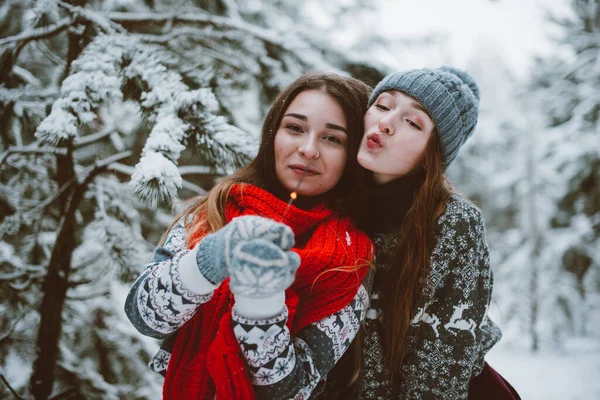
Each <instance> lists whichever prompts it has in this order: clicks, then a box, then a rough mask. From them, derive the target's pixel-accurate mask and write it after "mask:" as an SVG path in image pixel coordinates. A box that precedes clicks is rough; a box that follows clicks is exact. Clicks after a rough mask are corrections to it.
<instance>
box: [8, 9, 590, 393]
mask: <svg viewBox="0 0 600 400" xmlns="http://www.w3.org/2000/svg"><path fill="white" fill-rule="evenodd" d="M506 2H508V3H511V1H509V0H507V1H504V3H506ZM391 3H395V4H394V5H392V4H391ZM403 3H405V4H404V6H405V7H406V8H407V9H408V8H410V7H411V4H412V3H413V2H408V1H406V2H404V1H397V2H388V4H387V5H386V4H383V5H381V4H380V5H378V6H375V5H372V2H370V1H366V0H338V1H331V2H322V1H316V0H307V1H304V2H295V1H285V0H268V1H258V0H248V1H244V0H188V1H180V0H173V1H169V0H107V1H100V0H94V1H85V0H72V1H56V0H38V1H33V0H5V1H3V2H1V3H0V300H1V302H0V374H1V376H0V378H1V379H2V382H0V397H1V398H11V396H12V397H14V398H24V399H31V398H35V399H38V400H39V399H48V398H52V399H120V398H128V399H156V398H159V397H160V388H161V386H162V380H161V379H160V378H159V377H158V376H156V375H154V374H153V373H151V372H150V370H149V368H148V367H147V366H146V363H147V361H148V360H149V358H150V357H151V355H152V354H153V352H154V351H155V350H156V349H157V343H156V342H155V341H154V340H151V339H146V338H144V337H142V336H140V335H139V334H138V333H137V332H135V331H134V330H133V328H132V327H131V326H130V324H129V322H128V321H127V319H126V317H125V315H124V312H123V311H122V310H123V301H124V296H125V293H126V291H127V289H128V287H129V286H130V285H131V283H132V281H133V280H134V279H135V278H136V277H137V275H138V274H139V272H140V270H141V267H142V265H143V264H144V263H145V262H146V261H147V260H149V258H150V257H151V253H152V250H153V247H154V244H155V243H156V242H157V241H158V239H159V237H160V235H161V234H162V232H163V231H164V230H165V228H166V227H167V226H168V225H169V223H170V222H171V215H172V214H171V209H172V206H173V204H174V203H177V201H178V200H180V199H186V198H188V197H191V196H194V195H196V194H202V193H204V192H205V191H206V190H208V189H210V187H211V186H212V185H213V184H214V182H215V180H216V179H218V178H219V177H221V176H224V175H226V174H229V173H231V172H232V171H234V170H235V169H236V168H238V167H239V166H241V165H243V164H244V163H245V162H247V161H248V160H249V159H250V158H251V157H252V156H253V155H254V153H255V151H256V143H257V137H258V132H259V127H260V124H261V122H262V118H263V116H264V115H265V112H266V110H267V108H268V106H269V105H270V103H271V101H272V100H273V99H274V96H275V95H276V94H277V92H278V91H279V89H281V88H282V87H284V86H286V85H287V84H288V83H289V82H291V81H292V80H293V79H295V78H296V77H297V76H298V75H300V74H301V73H303V72H307V71H311V70H326V71H337V72H340V73H344V74H349V75H352V76H354V77H356V78H359V79H362V80H364V81H366V82H367V83H369V84H371V85H374V84H375V83H376V82H377V81H378V80H379V79H380V78H381V77H383V76H384V75H385V74H386V73H388V72H391V71H394V70H400V69H406V68H412V67H417V66H428V67H436V66H439V65H443V64H452V65H456V66H458V67H461V68H465V69H467V70H468V71H469V72H471V73H472V75H473V76H474V77H475V78H476V80H477V81H478V82H479V83H480V86H481V92H482V97H483V100H482V112H481V117H480V123H479V126H478V128H477V134H476V135H474V137H473V138H472V139H471V140H470V142H469V143H468V145H467V146H466V147H465V149H464V150H463V151H462V155H461V156H460V157H459V158H458V159H457V160H456V162H455V163H454V165H453V166H452V168H450V171H449V173H450V177H451V180H452V181H453V182H454V183H455V185H456V186H457V188H458V189H459V190H460V191H462V192H463V193H465V194H466V195H467V196H469V197H470V198H471V199H473V200H474V201H475V202H476V203H477V204H478V205H479V206H480V207H481V208H482V210H483V213H484V215H485V217H486V221H487V229H488V241H489V244H490V248H491V251H492V265H493V268H494V272H495V281H496V284H495V292H494V299H493V304H492V309H491V313H492V315H493V317H494V320H495V321H496V322H498V324H499V325H500V326H501V328H502V330H503V333H504V338H503V340H502V341H501V343H500V344H499V345H498V348H497V349H494V350H493V351H492V353H491V354H490V362H491V363H492V365H493V366H495V367H496V368H497V369H498V370H499V371H500V372H501V373H502V374H504V375H505V376H507V377H508V379H509V381H511V382H512V383H514V385H515V387H516V388H517V389H518V390H519V391H520V392H521V394H522V395H523V398H524V399H525V398H527V399H533V398H539V399H542V398H543V399H553V398H556V399H559V398H560V399H588V398H589V399H593V398H599V397H600V383H599V382H598V379H597V378H599V377H600V376H599V372H598V371H600V362H599V361H597V360H599V359H600V357H599V356H600V335H599V333H598V332H599V328H600V239H599V237H600V235H599V233H600V90H599V88H600V57H599V55H600V0H571V1H569V0H562V1H561V3H563V5H564V7H562V8H561V9H560V11H558V12H557V11H556V10H549V12H548V15H547V16H545V17H544V25H543V26H544V27H545V29H546V30H544V32H543V35H545V36H546V37H547V39H548V41H547V43H548V45H547V46H545V47H544V49H543V50H544V51H540V52H539V53H540V54H538V55H535V54H533V53H532V54H531V55H529V56H528V58H527V61H526V62H524V61H523V60H522V59H521V58H522V57H521V58H520V59H519V63H520V64H519V65H526V67H522V68H521V67H520V68H516V67H515V65H516V64H515V63H514V62H513V63H511V60H510V57H506V56H505V54H504V53H503V52H502V51H503V50H502V48H507V47H510V46H511V44H510V41H511V40H515V39H514V38H511V37H509V36H508V34H507V37H506V41H507V42H508V43H498V42H496V43H490V42H488V41H486V40H485V35H478V36H477V37H472V38H467V39H468V43H469V44H470V51H469V52H463V53H461V56H460V57H457V54H455V52H454V50H453V49H456V51H458V49H459V47H460V46H459V47H457V46H455V45H454V44H453V43H454V42H453V41H452V40H451V38H450V37H449V36H448V35H445V34H444V33H443V32H442V33H440V32H437V31H433V30H431V31H415V32H414V33H413V34H412V35H407V34H403V35H398V34H395V35H394V34H390V33H389V30H387V31H386V30H385V29H386V28H390V26H389V25H392V26H391V28H393V24H394V23H397V24H401V23H402V21H403V19H406V18H412V19H417V20H418V19H419V18H427V16H424V15H418V14H417V15H415V14H411V13H399V14H398V18H397V20H394V19H392V20H391V21H392V23H389V21H388V22H387V23H383V24H379V22H381V21H380V20H381V19H382V18H383V17H382V15H383V14H382V13H383V12H385V7H395V8H393V10H396V11H397V10H402V7H403ZM456 3H460V2H456ZM466 3H468V4H469V5H473V4H475V3H486V7H489V8H490V9H491V10H492V11H493V7H501V6H502V3H503V1H502V0H499V1H490V0H473V1H468V2H466ZM512 3H515V2H514V1H512ZM516 3H517V4H522V3H528V2H516ZM377 4H379V3H377ZM453 4H454V3H453ZM538 6H539V7H542V6H543V4H541V3H540V2H538ZM457 7H459V6H458V5H457ZM518 7H519V6H518V5H517V6H516V7H515V8H514V12H515V13H518V12H519V9H518ZM430 9H431V7H430ZM433 9H435V8H433ZM382 10H383V11H382ZM391 10H392V9H391ZM550 11H552V12H550ZM389 13H390V12H389V11H388V14H389ZM515 15H516V14H515ZM499 18H500V17H499ZM458 24H463V25H464V24H468V21H460V23H458ZM379 25H382V29H379V28H381V27H379ZM376 27H377V28H378V29H375V28H376ZM513 28H514V27H513ZM506 29H507V30H510V29H511V26H506ZM516 40H518V38H517V39H516ZM460 49H462V47H460ZM61 321H62V323H61Z"/></svg>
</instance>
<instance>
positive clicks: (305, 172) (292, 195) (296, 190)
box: [283, 163, 310, 219]
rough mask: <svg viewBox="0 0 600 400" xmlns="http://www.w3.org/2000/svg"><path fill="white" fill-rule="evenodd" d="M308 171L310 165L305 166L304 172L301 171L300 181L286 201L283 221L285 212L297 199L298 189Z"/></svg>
mask: <svg viewBox="0 0 600 400" xmlns="http://www.w3.org/2000/svg"><path fill="white" fill-rule="evenodd" d="M309 169H310V163H309V164H306V168H305V169H304V171H302V175H300V180H298V183H297V184H296V187H295V188H294V191H293V192H291V193H290V199H289V200H288V202H287V206H286V207H285V211H284V213H283V219H285V216H286V215H287V212H288V210H289V209H290V206H291V205H292V203H293V202H294V200H296V199H297V198H298V189H300V185H301V184H302V181H303V180H304V177H305V176H306V174H307V173H308V170H309Z"/></svg>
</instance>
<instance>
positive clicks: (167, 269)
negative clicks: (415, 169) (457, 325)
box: [125, 223, 369, 399]
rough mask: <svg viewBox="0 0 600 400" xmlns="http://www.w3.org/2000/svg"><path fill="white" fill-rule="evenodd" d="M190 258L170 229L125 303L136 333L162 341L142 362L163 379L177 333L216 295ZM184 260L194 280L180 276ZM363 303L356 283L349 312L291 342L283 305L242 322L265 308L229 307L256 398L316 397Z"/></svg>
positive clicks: (180, 235)
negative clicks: (252, 311) (147, 360)
mask: <svg viewBox="0 0 600 400" xmlns="http://www.w3.org/2000/svg"><path fill="white" fill-rule="evenodd" d="M192 251H193V250H189V249H187V247H186V244H185V229H184V227H183V224H182V223H177V224H175V225H174V227H173V229H172V230H171V231H170V232H169V235H168V237H167V239H166V241H165V243H164V245H163V246H161V247H158V248H157V249H156V251H155V253H154V262H152V263H149V264H147V265H146V266H145V267H144V270H143V272H142V274H141V276H140V277H139V278H138V279H137V280H136V282H135V283H134V284H133V286H132V288H131V289H130V291H129V294H128V296H127V300H126V302H125V312H126V314H127V316H128V317H129V320H130V321H131V323H132V324H133V326H134V327H135V328H136V329H137V330H138V331H139V332H140V333H142V334H143V335H146V336H150V337H154V338H157V339H163V343H162V345H161V349H160V350H159V352H158V353H157V354H156V355H155V356H154V357H153V358H152V360H151V361H150V363H149V365H150V368H151V369H152V370H154V371H155V372H157V373H158V374H160V375H162V376H165V374H166V370H167V367H168V364H169V360H170V357H171V350H172V348H173V344H174V342H175V338H176V335H177V330H178V329H179V328H180V327H181V326H183V324H185V323H186V322H187V321H188V320H189V319H190V318H192V316H193V315H194V314H195V312H196V310H197V309H198V307H201V306H202V304H205V303H207V302H209V301H210V300H211V298H212V291H214V289H215V288H216V287H215V286H214V285H211V284H210V283H208V282H207V281H206V280H205V278H204V277H202V276H200V275H198V274H199V270H198V268H197V266H196V264H195V262H196V261H195V260H196V258H195V256H194V255H193V254H191V252H192ZM190 256H192V257H190ZM190 260H193V263H194V265H193V266H192V267H193V269H194V271H193V273H194V274H196V275H190V273H189V271H188V270H187V267H189V266H190V263H189V262H190ZM186 271H188V272H186ZM192 278H193V279H194V280H195V282H192ZM367 279H369V277H367ZM367 279H366V280H367ZM366 280H365V281H366ZM192 288H194V289H196V290H192ZM198 293H204V294H198ZM282 295H283V293H282ZM368 298H369V297H368V294H367V290H366V289H365V284H363V285H361V286H360V287H359V290H358V292H357V294H356V296H355V297H354V299H353V300H352V301H351V302H350V304H349V305H347V306H346V307H345V308H343V309H341V310H340V311H338V312H336V313H334V314H332V315H330V316H328V317H325V318H323V319H322V320H320V321H317V322H315V323H313V324H310V325H309V326H307V327H306V328H304V329H302V330H301V331H300V332H298V334H297V335H296V336H295V337H291V335H290V332H289V330H288V328H287V327H286V322H287V318H288V312H287V308H285V306H283V310H281V306H280V307H279V308H278V309H277V311H276V312H275V313H273V314H271V315H274V316H273V317H272V318H267V319H257V318H248V316H247V315H246V316H244V315H242V311H243V310H248V309H250V308H256V307H258V308H263V309H267V308H269V307H270V308H272V305H271V304H262V305H261V304H259V303H260V301H258V300H253V304H251V305H245V306H242V305H240V304H238V302H236V304H235V306H234V309H233V312H232V320H233V330H234V333H235V336H236V337H237V339H238V342H239V343H240V347H241V349H242V352H243V354H244V357H245V359H246V363H247V365H248V372H249V374H250V377H251V379H252V382H253V385H254V389H255V391H256V393H257V396H258V398H259V399H288V398H293V399H307V398H309V397H312V396H314V395H316V394H317V393H319V392H320V391H321V390H322V388H323V386H324V378H325V377H326V375H327V373H328V372H329V370H331V368H332V367H333V366H334V365H335V363H336V362H337V361H338V360H339V359H340V358H341V357H342V355H343V354H344V352H345V351H346V349H347V348H348V347H349V346H350V343H351V342H352V340H354V338H355V336H356V334H357V332H358V330H359V328H360V325H361V323H362V322H363V321H364V319H365V316H366V309H367V307H368ZM238 306H239V307H238Z"/></svg>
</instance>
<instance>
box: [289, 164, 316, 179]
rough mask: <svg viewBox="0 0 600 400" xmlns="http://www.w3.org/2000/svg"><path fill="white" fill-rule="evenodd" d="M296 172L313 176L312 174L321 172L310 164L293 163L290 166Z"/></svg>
mask: <svg viewBox="0 0 600 400" xmlns="http://www.w3.org/2000/svg"><path fill="white" fill-rule="evenodd" d="M288 167H289V168H290V169H291V170H292V171H293V172H294V173H295V174H297V175H300V176H302V175H306V176H311V175H318V174H319V172H318V171H317V170H315V169H312V168H311V167H310V166H308V165H304V164H292V165H289V166H288Z"/></svg>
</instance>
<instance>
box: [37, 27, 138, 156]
mask: <svg viewBox="0 0 600 400" xmlns="http://www.w3.org/2000/svg"><path fill="white" fill-rule="evenodd" d="M127 39H128V38H127V37H126V36H121V35H111V36H108V35H99V36H98V37H97V38H96V39H95V40H94V41H93V42H92V43H90V44H89V45H88V46H87V47H86V49H85V50H84V51H83V53H82V55H81V56H80V57H79V58H78V59H77V60H75V61H74V62H73V71H74V73H73V74H71V75H70V76H68V77H67V78H66V79H65V80H64V81H63V83H62V86H61V89H60V98H59V99H58V100H57V101H56V102H55V103H54V105H53V106H52V112H51V113H50V115H48V117H46V118H45V119H44V120H43V121H42V122H41V123H40V125H39V126H38V128H37V131H36V137H37V138H38V139H40V140H41V141H42V142H45V143H49V144H51V145H54V146H57V145H60V144H62V143H64V142H65V141H67V140H68V139H71V138H73V139H77V138H78V136H79V129H78V127H79V126H80V125H82V124H86V123H89V122H91V121H93V120H94V119H95V118H96V116H97V115H96V111H97V110H98V108H99V107H100V106H101V105H102V104H106V103H108V102H111V101H115V100H121V99H122V97H123V94H122V92H121V78H120V77H119V76H118V74H119V65H120V63H121V61H122V59H123V56H124V54H125V53H126V52H127V49H128V47H129V43H128V42H129V41H128V40H127Z"/></svg>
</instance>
